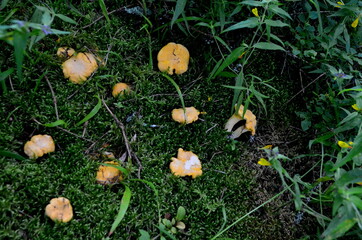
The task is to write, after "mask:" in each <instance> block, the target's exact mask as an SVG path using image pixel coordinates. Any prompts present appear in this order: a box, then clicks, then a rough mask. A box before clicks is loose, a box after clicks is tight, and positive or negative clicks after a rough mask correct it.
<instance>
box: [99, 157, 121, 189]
mask: <svg viewBox="0 0 362 240" xmlns="http://www.w3.org/2000/svg"><path fill="white" fill-rule="evenodd" d="M104 163H107V164H112V165H115V166H119V164H118V162H115V161H108V162H104ZM96 180H97V183H99V184H102V185H108V184H114V183H117V182H118V181H122V180H123V176H122V174H121V171H120V170H118V169H117V168H114V167H109V166H104V165H101V166H99V169H98V172H97V176H96Z"/></svg>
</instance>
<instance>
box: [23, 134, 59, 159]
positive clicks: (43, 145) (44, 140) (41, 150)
mask: <svg viewBox="0 0 362 240" xmlns="http://www.w3.org/2000/svg"><path fill="white" fill-rule="evenodd" d="M54 151H55V144H54V141H53V138H52V137H51V136H49V135H35V136H33V137H32V138H31V139H30V141H27V142H26V143H25V145H24V152H25V154H26V155H28V156H29V158H31V159H37V158H38V157H42V156H43V155H44V154H47V153H50V152H54Z"/></svg>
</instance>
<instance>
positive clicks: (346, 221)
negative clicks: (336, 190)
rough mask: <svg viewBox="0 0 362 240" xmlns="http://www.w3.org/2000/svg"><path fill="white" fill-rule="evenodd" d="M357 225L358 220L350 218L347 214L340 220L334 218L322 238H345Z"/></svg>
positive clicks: (330, 239)
mask: <svg viewBox="0 0 362 240" xmlns="http://www.w3.org/2000/svg"><path fill="white" fill-rule="evenodd" d="M355 224H356V220H355V219H353V218H349V217H348V216H347V215H346V214H345V215H344V216H343V217H341V218H339V217H335V218H333V220H332V222H330V223H329V225H328V228H327V229H326V230H325V231H324V232H323V234H322V237H323V239H324V240H333V239H337V238H338V237H341V236H343V235H344V234H345V233H346V232H347V231H348V230H349V229H351V228H352V227H353V226H354V225H355Z"/></svg>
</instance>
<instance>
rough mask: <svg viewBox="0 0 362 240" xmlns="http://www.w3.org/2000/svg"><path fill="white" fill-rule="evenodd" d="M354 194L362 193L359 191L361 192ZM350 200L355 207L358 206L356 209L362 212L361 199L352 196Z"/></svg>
mask: <svg viewBox="0 0 362 240" xmlns="http://www.w3.org/2000/svg"><path fill="white" fill-rule="evenodd" d="M356 190H357V189H356ZM354 193H358V194H360V193H362V191H361V189H359V191H354ZM349 199H350V201H351V202H352V203H353V204H354V205H356V207H357V208H358V209H359V210H360V211H362V200H361V198H360V197H357V196H350V198H349Z"/></svg>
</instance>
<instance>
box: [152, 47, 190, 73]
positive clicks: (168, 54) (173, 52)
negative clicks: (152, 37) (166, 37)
mask: <svg viewBox="0 0 362 240" xmlns="http://www.w3.org/2000/svg"><path fill="white" fill-rule="evenodd" d="M189 59H190V53H189V51H188V50H187V48H186V47H184V46H183V45H181V44H176V43H173V42H170V43H168V44H167V45H166V46H164V47H163V48H162V49H161V50H160V51H159V52H158V55H157V61H158V69H160V71H161V72H167V73H168V74H170V75H172V74H173V73H174V72H175V73H176V74H177V75H178V74H182V73H184V72H186V71H187V69H188V65H189Z"/></svg>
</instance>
